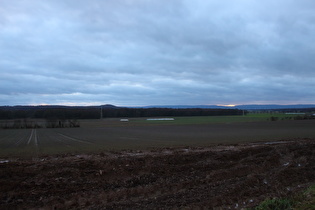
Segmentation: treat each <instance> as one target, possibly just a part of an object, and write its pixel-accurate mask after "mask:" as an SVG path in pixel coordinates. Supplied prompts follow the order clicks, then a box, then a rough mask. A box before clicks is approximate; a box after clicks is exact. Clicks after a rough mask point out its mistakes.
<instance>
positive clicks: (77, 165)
mask: <svg viewBox="0 0 315 210" xmlns="http://www.w3.org/2000/svg"><path fill="white" fill-rule="evenodd" d="M314 182H315V140H314V139H296V140H290V141H280V142H267V143H262V142H260V143H252V144H251V143H246V144H241V143H239V144H234V145H217V146H210V147H188V146H187V147H177V148H158V149H152V150H142V151H136V150H124V151H121V152H116V153H115V152H103V153H99V154H90V155H88V154H86V155H62V156H61V155H52V156H41V157H38V158H36V159H29V160H27V159H7V160H4V159H3V160H1V162H0V186H1V188H0V202H1V203H0V208H1V209H15V208H18V209H22V208H23V209H32V208H36V209H37V208H43V209H53V208H58V209H173V208H175V209H177V208H184V207H187V208H188V209H202V208H203V207H206V208H219V207H221V208H229V207H230V208H241V207H253V206H255V205H257V204H258V203H259V202H261V201H263V200H264V199H266V198H272V197H282V196H285V197H288V196H290V195H293V194H294V193H296V192H298V191H299V190H302V189H305V187H307V186H309V185H310V184H312V183H314Z"/></svg>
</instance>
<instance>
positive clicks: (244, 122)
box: [0, 115, 315, 158]
mask: <svg viewBox="0 0 315 210" xmlns="http://www.w3.org/2000/svg"><path fill="white" fill-rule="evenodd" d="M267 117H268V116H266V115H255V116H244V117H243V116H225V117H178V118H175V120H171V121H160V120H157V121H147V120H146V119H144V118H135V119H129V121H128V122H121V121H120V119H102V120H82V121H80V124H81V127H80V128H53V129H52V128H39V129H1V130H0V158H6V157H39V156H41V155H53V154H67V153H70V154H79V153H86V152H88V153H98V152H101V151H119V150H131V149H132V150H134V149H137V150H139V149H140V150H141V149H152V148H164V147H183V146H211V145H216V144H237V143H244V142H257V141H279V140H292V139H297V138H313V139H314V138H315V129H314V128H315V120H300V121H298V120H281V121H275V122H273V121H267Z"/></svg>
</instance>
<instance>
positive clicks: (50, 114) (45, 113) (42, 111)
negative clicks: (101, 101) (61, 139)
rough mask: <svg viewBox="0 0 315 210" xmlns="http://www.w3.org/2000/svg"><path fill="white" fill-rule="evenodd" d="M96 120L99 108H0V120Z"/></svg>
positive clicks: (98, 115)
mask: <svg viewBox="0 0 315 210" xmlns="http://www.w3.org/2000/svg"><path fill="white" fill-rule="evenodd" d="M24 118H32V119H36V118H37V119H53V118H56V119H61V120H65V119H97V118H100V108H99V107H57V106H52V107H45V106H34V107H33V106H21V107H0V119H24Z"/></svg>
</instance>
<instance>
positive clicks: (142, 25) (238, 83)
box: [0, 0, 315, 106]
mask: <svg viewBox="0 0 315 210" xmlns="http://www.w3.org/2000/svg"><path fill="white" fill-rule="evenodd" d="M275 103H276V104H302V103H304V104H305V103H307V104H310V103H311V104H315V1H314V0H299V1H297V0H264V1H256V0H233V1H231V0H193V1H191V0H171V1H169V0H165V1H164V0H154V1H153V0H89V1H86V0H45V1H43V0H0V105H28V104H65V105H90V104H96V105H99V104H114V105H120V106H136V105H179V104H181V105H197V104H198V105H206V104H221V105H222V104H275Z"/></svg>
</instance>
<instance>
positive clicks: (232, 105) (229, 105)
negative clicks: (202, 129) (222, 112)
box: [218, 104, 236, 107]
mask: <svg viewBox="0 0 315 210" xmlns="http://www.w3.org/2000/svg"><path fill="white" fill-rule="evenodd" d="M218 106H226V107H235V106H236V105H234V104H228V105H218Z"/></svg>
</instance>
